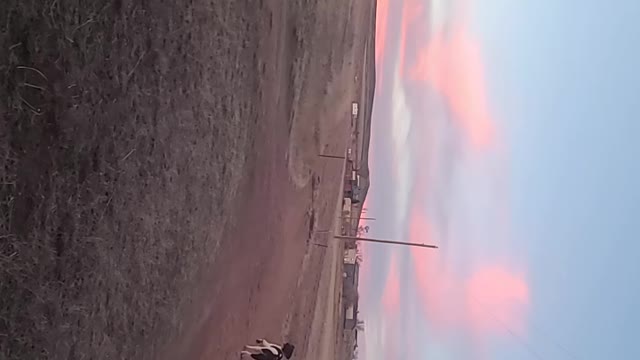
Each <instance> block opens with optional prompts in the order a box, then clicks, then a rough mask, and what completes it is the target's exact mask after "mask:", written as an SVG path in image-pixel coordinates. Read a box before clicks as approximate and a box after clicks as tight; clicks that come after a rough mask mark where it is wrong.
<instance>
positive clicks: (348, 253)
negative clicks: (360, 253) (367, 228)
mask: <svg viewBox="0 0 640 360" xmlns="http://www.w3.org/2000/svg"><path fill="white" fill-rule="evenodd" d="M356 255H357V253H356V249H347V250H345V251H344V263H345V264H355V263H356Z"/></svg>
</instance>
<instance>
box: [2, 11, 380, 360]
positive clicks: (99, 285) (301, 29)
mask: <svg viewBox="0 0 640 360" xmlns="http://www.w3.org/2000/svg"><path fill="white" fill-rule="evenodd" d="M371 6H374V4H373V2H372V1H352V2H347V1H339V0H297V1H293V2H288V3H287V4H284V2H280V1H275V0H272V1H267V0H258V1H244V0H240V1H232V0H226V1H204V0H190V1H186V2H170V1H165V0H146V1H132V0H130V1H128V0H95V1H79V0H68V1H67V0H65V1H62V0H46V1H35V0H19V1H18V0H4V1H3V2H2V4H0V14H1V15H0V49H2V51H1V52H0V53H1V54H2V56H0V114H1V115H0V116H1V119H0V358H6V359H159V358H163V357H165V358H169V359H186V358H194V359H196V358H208V359H226V358H230V359H231V358H233V359H235V358H236V356H235V350H236V349H237V347H238V346H239V345H241V344H243V343H245V342H246V341H250V340H251V339H253V338H254V337H255V336H258V335H259V336H270V337H272V338H275V340H278V339H279V338H282V337H289V338H294V340H295V341H298V343H299V344H301V345H300V347H299V348H300V350H299V351H300V352H304V351H305V349H306V346H307V345H306V343H307V342H308V341H309V331H308V328H309V324H310V322H311V321H312V314H313V312H314V309H315V306H316V298H317V292H318V288H319V284H320V278H321V272H322V269H323V264H324V259H325V250H323V248H321V247H316V246H313V244H312V243H313V242H315V241H326V239H325V240H322V239H316V237H317V236H314V235H313V230H315V229H318V228H328V227H330V226H331V223H332V222H333V217H334V215H335V214H334V205H335V199H336V194H337V193H338V191H339V186H340V176H341V175H340V174H341V171H342V169H341V164H340V163H339V162H338V163H336V162H326V161H321V160H318V158H317V157H316V155H317V153H318V152H336V153H341V152H343V151H344V144H345V143H346V141H347V139H348V136H349V128H348V126H349V118H348V113H349V103H350V99H351V98H352V97H353V96H355V94H354V92H355V91H356V89H355V88H354V84H353V80H352V79H353V74H355V73H359V72H361V71H362V68H361V66H362V64H361V62H359V61H358V57H359V56H360V55H361V54H360V52H361V47H360V46H359V41H360V40H359V37H363V40H362V41H364V36H361V35H362V34H361V32H359V31H360V30H358V31H356V29H357V27H358V26H359V25H361V24H368V18H367V16H368V14H369V13H370V11H368V9H369V8H370V7H371ZM369 30H371V29H369ZM358 34H361V35H358ZM211 339H218V340H217V342H212V340H211ZM297 351H298V350H297Z"/></svg>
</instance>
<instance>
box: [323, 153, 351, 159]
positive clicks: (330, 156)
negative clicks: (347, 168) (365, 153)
mask: <svg viewBox="0 0 640 360" xmlns="http://www.w3.org/2000/svg"><path fill="white" fill-rule="evenodd" d="M318 156H320V157H323V158H329V159H340V160H344V159H345V157H344V156H338V155H324V154H318Z"/></svg>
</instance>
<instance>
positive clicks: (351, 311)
mask: <svg viewBox="0 0 640 360" xmlns="http://www.w3.org/2000/svg"><path fill="white" fill-rule="evenodd" d="M359 276H360V265H359V264H358V262H355V263H354V264H344V283H343V291H345V292H346V289H347V288H351V289H358V277H359ZM357 325H358V302H357V301H356V302H355V303H354V304H348V305H347V308H346V310H345V317H344V329H345V330H354V329H355V328H356V326H357Z"/></svg>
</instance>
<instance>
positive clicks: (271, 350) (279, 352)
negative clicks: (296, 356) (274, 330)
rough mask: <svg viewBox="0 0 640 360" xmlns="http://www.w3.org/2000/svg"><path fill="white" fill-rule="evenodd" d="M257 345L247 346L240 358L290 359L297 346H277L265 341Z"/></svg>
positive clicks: (257, 341)
mask: <svg viewBox="0 0 640 360" xmlns="http://www.w3.org/2000/svg"><path fill="white" fill-rule="evenodd" d="M256 343H257V344H258V346H251V345H246V346H245V347H244V350H243V351H241V352H240V358H242V357H243V356H244V355H249V356H251V358H252V359H255V360H282V358H283V357H285V358H287V359H290V358H291V356H292V355H293V350H294V349H295V346H293V345H291V344H289V343H285V344H283V345H276V344H272V343H270V342H268V341H267V340H265V339H258V340H256Z"/></svg>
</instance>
